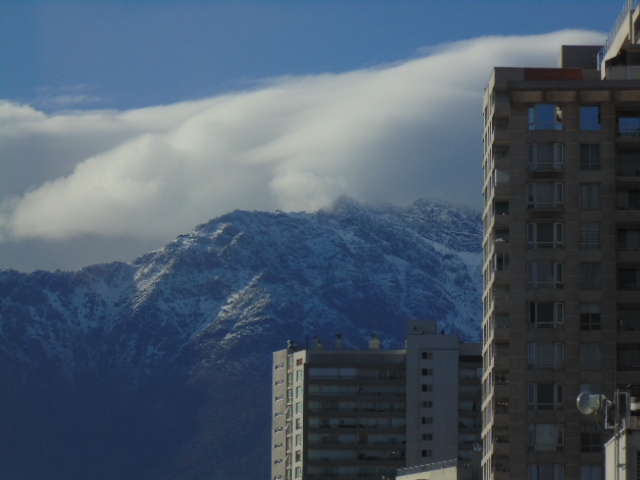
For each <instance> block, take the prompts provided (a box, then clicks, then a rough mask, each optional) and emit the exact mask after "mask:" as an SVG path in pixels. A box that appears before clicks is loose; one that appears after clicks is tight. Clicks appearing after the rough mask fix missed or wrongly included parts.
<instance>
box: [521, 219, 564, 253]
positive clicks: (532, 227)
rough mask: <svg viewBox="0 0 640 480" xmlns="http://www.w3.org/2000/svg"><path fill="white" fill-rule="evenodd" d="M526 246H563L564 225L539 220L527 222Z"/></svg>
mask: <svg viewBox="0 0 640 480" xmlns="http://www.w3.org/2000/svg"><path fill="white" fill-rule="evenodd" d="M527 246H528V248H564V225H563V224H562V223H551V222H539V223H528V224H527Z"/></svg>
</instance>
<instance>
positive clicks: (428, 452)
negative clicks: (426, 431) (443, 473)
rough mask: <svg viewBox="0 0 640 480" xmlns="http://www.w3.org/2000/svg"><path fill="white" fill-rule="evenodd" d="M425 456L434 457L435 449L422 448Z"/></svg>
mask: <svg viewBox="0 0 640 480" xmlns="http://www.w3.org/2000/svg"><path fill="white" fill-rule="evenodd" d="M422 456H423V457H433V450H422Z"/></svg>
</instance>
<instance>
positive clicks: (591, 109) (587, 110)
mask: <svg viewBox="0 0 640 480" xmlns="http://www.w3.org/2000/svg"><path fill="white" fill-rule="evenodd" d="M580 130H600V107H599V106H598V105H584V106H582V107H580Z"/></svg>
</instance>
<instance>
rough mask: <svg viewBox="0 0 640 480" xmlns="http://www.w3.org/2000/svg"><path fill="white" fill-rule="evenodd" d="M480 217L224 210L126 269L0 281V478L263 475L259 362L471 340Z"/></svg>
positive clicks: (429, 203)
mask: <svg viewBox="0 0 640 480" xmlns="http://www.w3.org/2000/svg"><path fill="white" fill-rule="evenodd" d="M481 230H482V225H481V220H480V214H479V213H478V212H476V211H472V210H467V209H463V208H459V207H454V206H452V205H449V204H446V203H444V202H440V201H435V200H424V199H423V200H418V201H416V202H415V203H414V204H413V205H411V206H409V207H396V206H391V205H383V206H371V205H362V204H359V203H357V202H356V201H354V200H351V199H349V198H344V197H343V198H340V199H338V200H337V201H336V202H334V204H333V205H332V206H331V207H330V208H327V209H324V210H320V211H318V212H315V213H283V212H279V211H278V212H275V213H266V212H246V211H235V212H232V213H229V214H227V215H224V216H222V217H220V218H217V219H214V220H211V221H209V222H207V223H205V224H202V225H199V226H198V227H196V228H195V229H194V230H193V231H191V232H189V233H187V234H185V235H181V236H179V237H178V238H177V239H176V240H174V241H173V242H171V243H169V244H168V245H166V246H165V247H163V248H161V249H159V250H156V251H154V252H151V253H148V254H146V255H143V256H142V257H140V258H137V259H135V260H133V261H132V262H129V263H120V262H114V263H110V264H102V265H94V266H90V267H86V268H83V269H81V270H78V271H72V272H64V271H56V272H45V271H37V272H33V273H30V274H25V273H19V272H16V271H14V270H4V271H1V272H0V391H2V392H11V394H10V395H0V412H1V413H0V462H1V464H2V465H3V468H2V472H0V478H2V479H4V478H7V479H18V478H19V479H31V478H33V479H36V478H38V479H48V478H50V479H59V478H60V479H61V478H70V479H71V478H94V479H101V478H104V479H113V478H131V479H147V478H148V479H169V478H184V479H204V478H207V479H223V478H225V479H228V478H232V479H259V478H264V479H267V478H268V477H269V471H270V470H269V469H270V465H269V462H270V441H269V439H270V425H271V413H270V412H271V353H272V352H273V351H275V350H279V349H282V348H285V346H286V341H287V340H289V339H293V340H295V341H296V342H297V343H298V344H299V345H304V344H305V342H306V341H307V340H308V339H309V338H311V337H313V336H315V335H317V336H318V337H320V339H321V340H324V344H325V345H329V344H330V339H331V338H332V337H333V335H334V334H335V333H342V334H343V336H344V338H345V341H346V343H347V345H348V346H350V347H357V348H363V347H364V345H365V343H366V341H367V339H368V338H369V336H370V335H371V334H372V333H377V334H378V336H379V337H380V338H381V339H382V340H383V346H384V347H385V348H400V347H401V346H402V344H403V342H404V334H405V328H406V321H407V320H408V319H412V318H417V319H437V320H438V322H439V326H440V328H442V329H443V330H445V331H446V332H447V333H457V334H458V335H459V336H460V337H461V338H462V339H463V340H472V341H477V340H479V336H480V335H479V332H480V322H481V301H480V299H481V291H482V290H481V288H482V287H481V261H482V260H481V258H482V253H481V238H482V232H481Z"/></svg>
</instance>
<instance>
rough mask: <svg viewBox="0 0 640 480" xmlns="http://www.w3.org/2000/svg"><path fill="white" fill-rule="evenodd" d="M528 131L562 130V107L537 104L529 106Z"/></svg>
mask: <svg viewBox="0 0 640 480" xmlns="http://www.w3.org/2000/svg"><path fill="white" fill-rule="evenodd" d="M529 130H562V105H553V104H550V103H539V104H537V105H532V106H530V107H529Z"/></svg>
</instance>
